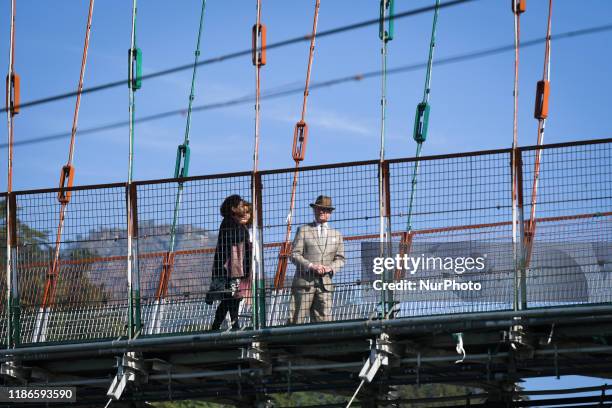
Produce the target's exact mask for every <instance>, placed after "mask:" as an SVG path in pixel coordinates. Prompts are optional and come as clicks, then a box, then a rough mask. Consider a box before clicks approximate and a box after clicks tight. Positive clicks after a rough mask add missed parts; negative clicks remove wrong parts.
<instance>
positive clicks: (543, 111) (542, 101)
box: [533, 79, 550, 120]
mask: <svg viewBox="0 0 612 408" xmlns="http://www.w3.org/2000/svg"><path fill="white" fill-rule="evenodd" d="M549 95H550V82H549V81H547V80H545V79H543V80H541V81H538V84H537V86H536V99H535V109H534V113H533V116H534V117H535V118H536V119H539V120H542V119H546V118H547V117H548V96H549Z"/></svg>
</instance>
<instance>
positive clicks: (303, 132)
mask: <svg viewBox="0 0 612 408" xmlns="http://www.w3.org/2000/svg"><path fill="white" fill-rule="evenodd" d="M307 142H308V125H307V124H306V122H304V121H303V120H300V121H299V122H298V123H296V124H295V130H294V131H293V148H292V152H293V154H292V156H293V160H295V161H296V162H301V161H302V160H304V156H305V155H306V143H307Z"/></svg>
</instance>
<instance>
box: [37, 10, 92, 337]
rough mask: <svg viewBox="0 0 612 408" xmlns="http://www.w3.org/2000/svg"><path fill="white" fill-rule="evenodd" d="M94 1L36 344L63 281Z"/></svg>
mask: <svg viewBox="0 0 612 408" xmlns="http://www.w3.org/2000/svg"><path fill="white" fill-rule="evenodd" d="M93 7H94V0H89V12H88V15H87V28H86V30H85V44H84V45H83V57H82V59H81V72H80V75H79V84H78V87H77V98H76V104H75V107H74V116H73V119H72V133H71V136H70V146H69V151H68V162H67V163H66V164H65V165H64V166H63V167H62V170H61V174H60V185H59V192H58V197H57V198H58V201H59V203H60V210H59V223H58V226H57V232H56V236H55V249H54V251H53V260H52V262H51V265H50V267H49V272H48V274H47V280H46V283H45V289H44V292H43V300H42V304H41V313H39V314H38V316H37V322H36V326H35V332H34V341H44V337H45V332H46V325H47V321H48V316H47V312H48V308H49V307H51V305H52V304H53V298H54V296H55V289H56V287H57V280H58V278H59V257H60V249H61V240H62V232H63V228H64V219H65V215H66V207H67V206H68V203H69V202H70V196H71V191H70V188H71V187H72V184H73V181H74V167H73V166H72V162H73V159H74V149H75V142H76V132H77V124H78V120H79V108H80V105H81V93H82V91H83V80H84V77H85V67H86V64H87V51H88V50H89V37H90V34H91V21H92V16H93Z"/></svg>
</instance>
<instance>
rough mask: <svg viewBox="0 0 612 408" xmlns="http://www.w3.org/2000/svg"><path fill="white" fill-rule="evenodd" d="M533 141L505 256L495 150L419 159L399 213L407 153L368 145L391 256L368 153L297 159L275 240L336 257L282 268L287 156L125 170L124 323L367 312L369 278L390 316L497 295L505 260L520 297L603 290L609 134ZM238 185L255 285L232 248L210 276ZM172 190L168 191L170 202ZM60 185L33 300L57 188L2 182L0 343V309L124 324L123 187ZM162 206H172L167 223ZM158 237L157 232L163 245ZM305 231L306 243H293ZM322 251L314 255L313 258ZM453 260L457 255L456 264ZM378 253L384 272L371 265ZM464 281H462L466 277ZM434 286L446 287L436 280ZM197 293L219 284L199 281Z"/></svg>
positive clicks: (561, 298)
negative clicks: (252, 246)
mask: <svg viewBox="0 0 612 408" xmlns="http://www.w3.org/2000/svg"><path fill="white" fill-rule="evenodd" d="M536 149H538V148H536V147H526V148H521V149H520V153H521V156H522V167H521V170H522V182H523V185H522V193H523V194H522V207H520V209H519V210H522V213H523V219H524V223H525V225H529V222H530V217H531V208H532V203H533V202H534V200H532V183H533V175H534V159H535V151H536ZM541 149H542V159H541V171H540V174H539V187H538V190H537V197H536V198H537V199H536V200H535V203H536V211H535V220H536V221H535V222H534V223H533V224H534V225H535V227H534V229H533V231H532V232H533V237H534V238H533V241H532V242H533V243H531V244H529V243H528V241H529V240H527V239H524V238H522V241H521V242H522V243H523V248H522V249H523V251H522V253H523V254H524V253H525V252H526V251H527V249H528V247H529V245H531V247H530V250H531V254H532V255H531V257H529V259H528V260H527V262H525V259H523V264H520V265H517V264H516V263H515V260H514V258H513V247H512V221H511V220H512V202H511V199H512V198H511V192H512V175H511V161H510V153H511V151H510V149H502V150H495V151H485V152H474V153H465V154H453V155H445V156H432V157H424V158H421V159H420V161H419V171H418V177H417V181H418V184H417V186H416V195H415V199H414V202H413V207H412V216H411V227H412V228H411V229H409V228H408V227H409V226H408V201H409V194H410V190H411V188H412V186H411V181H412V174H413V166H414V165H415V163H416V161H415V159H394V160H388V161H386V162H385V163H384V164H383V166H386V168H388V184H389V194H388V197H386V198H385V199H386V200H388V202H387V208H390V214H391V216H390V219H391V232H392V235H391V237H392V239H391V253H386V255H387V258H393V259H394V260H395V261H392V262H393V265H391V264H389V265H388V266H387V265H384V262H385V259H382V260H381V256H380V255H381V250H380V249H381V247H380V243H379V231H380V219H379V208H378V207H379V197H378V194H379V192H378V191H379V189H378V177H379V174H380V171H379V170H380V164H379V162H378V161H368V162H358V163H343V164H334V165H324V166H311V167H304V168H302V169H300V170H299V171H300V177H299V184H298V186H297V190H296V200H295V203H296V205H295V209H294V212H293V217H292V219H291V220H290V221H291V222H292V225H293V233H292V236H291V238H292V239H294V238H295V237H296V235H298V230H301V233H302V242H301V244H299V243H298V245H297V246H296V245H295V244H296V242H297V241H296V242H294V245H293V246H292V251H293V252H292V255H291V260H295V263H296V264H299V262H298V261H297V258H298V257H300V256H301V257H303V258H305V259H306V260H307V262H310V263H312V264H317V263H319V262H322V263H329V264H331V263H330V262H336V263H334V264H333V265H334V268H335V269H334V268H332V270H331V271H328V272H321V273H319V272H317V271H315V270H313V269H309V268H307V267H304V265H302V266H300V267H296V266H295V265H294V262H291V260H290V262H288V267H287V270H286V275H285V279H284V281H281V282H277V280H276V279H275V277H276V276H275V275H276V274H277V266H278V261H279V253H280V249H281V246H282V244H283V242H284V239H285V232H286V228H287V224H286V223H287V221H288V220H287V214H288V209H289V201H290V193H291V183H292V178H293V169H285V170H270V171H263V172H260V173H259V177H260V178H261V180H260V181H261V183H252V174H251V173H250V172H244V173H236V174H225V175H218V176H202V177H190V178H185V179H168V180H156V181H142V182H136V183H133V189H132V191H133V192H135V193H132V194H130V196H131V197H130V198H131V200H133V202H132V206H133V207H132V208H134V209H135V214H134V216H135V220H136V226H137V228H136V230H135V236H134V239H135V242H136V248H137V259H138V262H137V263H136V265H137V267H136V271H134V272H133V273H134V275H133V279H137V280H138V284H139V285H138V287H139V288H140V297H139V298H138V299H137V303H138V306H139V309H138V310H139V311H140V312H139V313H140V314H141V321H142V328H141V330H142V331H141V333H139V335H140V336H146V335H159V334H173V333H188V332H198V331H206V330H211V329H213V328H216V327H215V324H218V323H219V322H218V321H217V322H215V315H216V314H217V315H218V316H220V315H222V317H225V315H223V312H229V313H230V319H225V321H224V323H223V325H222V326H221V327H220V329H221V330H225V329H230V328H232V326H233V328H234V329H237V328H239V327H240V328H243V329H248V328H250V327H252V326H253V319H252V313H253V312H252V311H253V305H254V304H260V305H261V308H263V309H265V322H264V324H265V325H267V326H270V327H275V326H283V325H286V324H301V323H309V322H313V321H315V322H327V321H346V320H356V319H372V318H380V317H381V301H382V293H383V292H384V293H392V297H391V299H392V301H393V305H394V307H393V309H392V310H393V313H392V314H391V315H389V316H388V317H393V318H403V317H411V316H428V315H434V314H452V313H466V312H482V311H496V310H512V308H513V307H514V306H515V305H514V296H515V290H516V288H515V271H516V269H517V268H520V267H522V268H525V269H526V271H527V273H526V278H525V279H526V281H525V284H526V287H527V305H528V307H550V306H558V305H569V304H576V305H580V304H595V303H607V302H610V301H612V285H611V283H612V140H610V139H606V140H598V141H586V142H575V143H567V144H559V145H548V146H544V147H542V148H541ZM385 171H386V170H385ZM252 185H256V186H259V187H258V188H261V191H259V193H260V194H259V196H260V197H261V206H262V208H261V214H260V219H261V230H262V232H263V234H262V235H263V236H262V239H263V265H264V275H265V285H264V290H263V291H262V292H257V291H255V292H252V291H249V290H248V289H249V288H246V289H244V288H243V287H242V286H240V283H244V282H243V281H247V282H248V285H246V286H250V283H251V282H250V279H249V278H250V276H249V266H250V263H249V262H248V261H244V262H245V263H244V264H243V265H244V266H245V267H246V269H245V270H244V271H243V272H244V275H242V277H241V278H237V279H229V278H228V279H226V280H225V281H224V282H225V284H222V285H221V286H220V287H219V286H218V285H217V286H215V285H216V284H217V283H218V281H219V279H218V278H219V276H218V270H219V268H221V269H222V270H228V269H227V268H228V267H229V266H228V264H227V263H225V264H223V265H220V266H219V265H218V263H219V262H220V261H219V259H220V258H219V251H220V249H219V248H220V245H221V247H223V246H224V245H225V244H226V243H227V242H225V241H224V240H228V239H229V240H230V241H232V242H230V244H232V245H233V246H236V245H235V244H236V243H243V246H242V247H240V248H243V249H244V248H247V250H248V248H249V244H248V237H249V235H248V232H246V235H244V234H245V231H247V229H246V227H244V226H241V224H240V222H238V221H236V222H234V223H233V224H232V223H230V224H231V228H233V230H232V231H238V232H237V233H240V234H243V235H241V237H242V238H241V239H242V240H235V239H233V238H231V235H227V234H225V233H224V232H223V230H222V229H221V230H220V226H222V225H225V224H223V223H224V222H228V221H227V220H225V218H228V217H224V216H223V215H222V214H221V211H220V206H221V204H222V203H223V202H224V200H225V199H226V198H227V197H230V196H232V195H233V194H238V195H240V196H241V197H242V198H243V199H245V200H247V201H248V200H250V197H251V188H252ZM179 188H180V189H182V193H181V194H180V197H181V202H180V203H179V205H178V206H177V205H176V201H175V200H176V197H177V191H178V189H179ZM71 190H72V198H71V201H70V203H69V204H68V205H67V207H66V216H65V222H64V227H63V230H62V231H61V234H60V241H61V247H60V257H59V258H60V260H59V274H58V277H57V282H56V287H55V290H54V292H53V296H52V297H51V298H50V299H51V301H49V302H47V304H43V300H42V299H43V298H44V296H43V293H44V291H45V288H46V287H47V286H48V285H47V282H48V281H49V279H50V277H49V275H50V273H49V271H50V265H51V263H52V259H53V248H54V245H55V240H56V238H57V236H58V234H57V225H58V221H59V219H58V217H59V208H60V204H59V202H58V200H57V193H58V190H57V189H49V190H38V191H26V192H16V193H13V194H14V195H15V201H16V203H17V208H16V217H15V222H16V223H17V228H16V231H17V251H16V252H17V254H18V256H17V262H16V265H17V271H16V272H17V273H16V276H17V281H18V285H17V288H18V291H15V292H17V293H12V295H13V296H15V297H17V298H18V299H19V305H20V307H19V309H17V310H16V311H14V312H11V313H18V314H19V316H18V319H10V316H9V315H10V314H11V313H9V310H8V309H7V305H8V299H7V295H8V294H9V292H11V291H9V290H7V288H6V278H5V279H3V280H2V281H1V282H0V290H1V293H0V311H1V312H2V315H1V319H0V331H1V332H2V333H3V335H2V341H3V342H4V341H5V340H6V338H7V336H6V335H5V333H6V332H7V330H9V326H10V325H12V324H17V325H18V326H19V327H17V328H13V329H16V331H15V330H13V331H14V332H17V333H18V334H19V339H18V340H19V342H20V343H24V344H27V343H40V342H60V341H84V340H93V339H101V338H113V337H120V336H124V335H126V333H127V324H128V318H127V316H128V314H129V310H128V308H129V303H128V293H127V287H128V286H127V281H128V277H127V249H126V246H127V228H126V223H127V219H126V217H127V214H126V191H127V190H126V185H124V184H114V185H104V186H88V187H74V188H72V189H71ZM320 195H324V196H329V197H331V198H332V200H333V206H334V207H335V210H334V211H333V213H332V215H331V220H330V221H329V223H328V224H327V229H325V228H324V231H323V232H321V230H319V229H318V226H317V225H316V224H311V223H312V221H313V217H314V215H313V209H312V208H311V206H310V204H312V203H313V202H314V201H315V199H316V198H317V197H318V196H320ZM6 199H7V195H6V194H4V195H2V196H0V202H5V201H6ZM175 208H178V213H177V214H176V220H177V222H176V226H175V228H173V227H172V225H173V221H174V219H175V213H174V211H175ZM226 215H227V214H226ZM229 218H231V217H229ZM229 218H228V219H229ZM234 218H235V217H234ZM236 219H237V218H236ZM224 220H225V221H224ZM6 221H7V218H6V217H4V218H2V222H3V224H2V225H1V228H0V250H1V251H2V257H1V258H0V266H2V270H3V271H6V269H7V268H6V266H5V259H6V258H5V256H6V244H7V243H6V225H7V223H6ZM240 231H242V232H240ZM527 233H529V229H527ZM321 234H322V235H321ZM228 237H230V238H228ZM245 237H246V238H245ZM172 238H173V239H174V240H175V245H174V247H173V250H172V252H169V250H170V248H171V247H170V241H171V239H172ZM340 244H342V245H340ZM317 246H318V247H319V252H320V253H319V252H317V253H316V255H313V253H310V252H308V251H311V250H313V251H314V250H316V248H317ZM306 247H309V248H310V249H307V248H306ZM340 247H342V249H343V251H342V254H341V255H342V256H341V257H340V254H339V252H340ZM312 248H314V249H312ZM331 252H333V253H331ZM238 255H240V253H239V254H238ZM330 256H331V258H329V259H331V260H332V261H329V262H328V260H325V259H327V258H326V257H330ZM317 257H319V258H317ZM244 258H248V256H246V254H244V253H243V254H242V258H240V259H244ZM324 258H325V259H324ZM447 258H450V259H451V260H452V261H453V262H454V264H453V265H451V267H450V268H447V267H446V265H445V264H443V261H444V260H446V259H447ZM460 258H462V259H463V261H462V264H461V265H458V263H457V260H458V259H460ZM468 258H472V259H475V260H478V259H480V260H481V261H480V262H481V263H482V264H483V267H482V268H476V269H475V268H474V267H473V266H474V265H471V266H472V267H471V268H470V265H467V264H466V262H467V261H466V260H467V259H468ZM232 259H234V258H233V255H232ZM398 259H399V263H398V262H397V261H398ZM418 259H420V261H418ZM409 260H410V262H415V261H418V262H421V264H420V268H419V267H417V266H415V264H414V263H412V264H408V263H404V264H403V266H402V262H408V261H409ZM430 260H432V267H431V268H430V267H429V264H428V262H429V261H430ZM439 260H442V261H439ZM225 261H227V260H225ZM241 262H242V261H241ZM216 263H217V264H216ZM215 265H217V266H216V267H215ZM410 265H412V267H410ZM215 268H216V269H215ZM224 268H225V269H224ZM381 269H382V270H386V272H389V273H390V274H387V275H386V274H385V273H380V272H381ZM215 270H216V271H217V272H214V271H215ZM389 276H391V278H390V279H389ZM222 281H223V280H222ZM230 281H231V282H230ZM234 283H235V285H234ZM275 283H276V284H275ZM383 283H384V284H386V286H384V285H383ZM475 283H478V286H479V289H475V288H474V287H473V286H474V284H475ZM447 284H448V285H450V286H449V287H445V285H447ZM232 285H234V286H232ZM238 286H240V287H238ZM383 286H384V287H383ZM215 293H216V294H219V295H220V296H212V295H213V294H215ZM241 298H242V300H240V299H241ZM232 299H236V300H232ZM223 308H225V309H227V310H225V309H223ZM234 309H236V310H234ZM232 313H234V315H232ZM236 316H237V317H236ZM232 319H233V321H232ZM217 320H218V319H217Z"/></svg>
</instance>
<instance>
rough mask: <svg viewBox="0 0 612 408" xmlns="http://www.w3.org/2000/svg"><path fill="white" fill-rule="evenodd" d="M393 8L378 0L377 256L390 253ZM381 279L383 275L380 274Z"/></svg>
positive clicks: (385, 300) (384, 305)
mask: <svg viewBox="0 0 612 408" xmlns="http://www.w3.org/2000/svg"><path fill="white" fill-rule="evenodd" d="M393 8H394V0H380V16H379V19H380V22H379V25H378V37H379V38H380V41H381V47H380V53H381V66H382V69H381V72H382V75H381V92H380V156H379V165H378V209H379V218H380V220H379V242H380V247H379V256H380V257H382V258H384V257H387V256H390V254H391V248H390V247H391V217H390V214H389V208H388V206H389V203H388V202H387V197H389V195H388V191H387V181H388V174H387V172H386V168H385V167H384V162H385V133H386V127H385V125H386V119H387V45H388V43H389V41H391V40H393V34H394V27H393ZM382 278H383V281H384V280H385V278H386V277H385V276H384V274H383V276H382ZM389 297H390V292H388V291H386V290H385V291H381V313H382V316H386V315H387V307H388V305H389V302H388V298H389Z"/></svg>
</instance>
